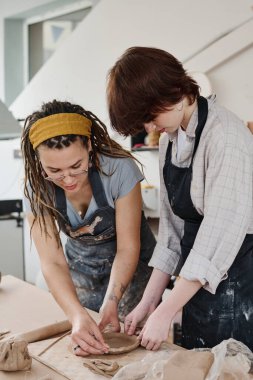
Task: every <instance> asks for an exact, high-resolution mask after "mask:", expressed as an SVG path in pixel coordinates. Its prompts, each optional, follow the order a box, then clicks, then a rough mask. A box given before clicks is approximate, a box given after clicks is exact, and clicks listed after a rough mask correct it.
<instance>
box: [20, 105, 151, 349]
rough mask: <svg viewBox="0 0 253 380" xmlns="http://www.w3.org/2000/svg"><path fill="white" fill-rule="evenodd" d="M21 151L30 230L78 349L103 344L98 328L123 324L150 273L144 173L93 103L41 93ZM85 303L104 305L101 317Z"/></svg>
mask: <svg viewBox="0 0 253 380" xmlns="http://www.w3.org/2000/svg"><path fill="white" fill-rule="evenodd" d="M22 152H23V157H24V164H25V189H24V192H25V196H26V199H27V218H28V222H29V224H30V227H31V236H32V238H33V240H34V242H35V245H36V248H37V251H38V253H39V256H40V261H41V267H42V272H43V274H44V276H45V279H46V281H47V284H48V286H49V289H50V291H51V292H52V294H53V296H54V297H55V299H56V301H57V302H58V304H59V305H60V307H61V308H62V309H63V310H64V312H65V313H66V315H67V317H68V319H69V320H70V322H71V324H72V336H71V338H72V342H73V345H74V352H75V353H76V354H77V355H83V356H84V355H86V354H88V353H92V354H101V353H104V352H107V351H108V347H107V346H106V345H105V343H104V340H103V337H102V335H101V333H100V330H103V329H104V327H105V326H107V325H108V324H110V325H111V326H112V328H113V330H114V331H119V330H120V325H119V319H123V318H124V316H125V315H126V314H127V313H128V312H129V311H130V310H131V309H132V308H133V307H134V306H136V305H137V304H138V302H139V301H140V299H141V296H142V293H143V291H144V288H145V285H146V284H147V282H148V279H149V277H150V274H151V268H149V267H148V264H147V263H148V261H149V259H150V257H151V256H152V252H153V249H154V246H155V239H154V236H153V234H152V232H151V230H150V228H149V226H148V224H147V221H146V219H145V218H144V216H143V214H142V211H141V206H142V200H141V191H140V181H142V179H143V176H142V174H141V172H140V171H139V169H138V167H137V165H136V163H135V161H134V159H133V157H132V156H131V154H130V152H128V151H126V150H124V149H123V148H122V147H121V146H120V145H119V144H117V143H116V142H115V141H113V140H112V139H111V138H110V137H109V135H108V132H107V129H106V127H105V125H104V124H103V123H102V122H101V121H100V120H99V119H98V118H97V117H96V116H95V115H94V114H93V113H91V112H89V111H85V110H84V109H83V108H82V107H81V106H78V105H74V104H71V103H68V102H60V101H56V100H54V101H52V102H49V103H45V104H43V106H42V108H41V109H40V110H39V111H36V112H34V113H32V114H31V115H30V116H28V117H27V119H26V122H25V126H24V131H23V136H22ZM56 222H57V223H56ZM60 231H62V232H64V233H65V234H66V235H67V237H68V239H67V243H66V245H65V255H64V251H63V247H62V245H61V242H60V235H59V233H60ZM84 307H87V308H89V309H92V310H95V311H99V310H100V313H101V321H100V323H99V326H97V324H96V323H95V321H94V320H93V319H92V318H91V317H90V316H89V314H88V313H87V311H86V310H85V308H84Z"/></svg>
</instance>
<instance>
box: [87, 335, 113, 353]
mask: <svg viewBox="0 0 253 380" xmlns="http://www.w3.org/2000/svg"><path fill="white" fill-rule="evenodd" d="M101 337H102V336H101ZM83 341H84V342H85V343H86V344H87V345H88V346H89V347H92V348H94V349H96V350H99V351H102V352H108V349H109V346H108V345H107V344H106V343H105V342H104V339H103V337H102V342H103V343H104V344H103V343H102V342H99V341H98V339H97V337H96V335H95V334H94V333H93V334H88V335H86V336H85V339H84V340H83ZM80 346H81V347H82V348H83V349H84V350H85V347H84V346H83V345H82V344H80ZM88 352H89V351H88Z"/></svg>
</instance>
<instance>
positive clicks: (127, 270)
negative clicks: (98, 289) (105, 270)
mask: <svg viewBox="0 0 253 380" xmlns="http://www.w3.org/2000/svg"><path fill="white" fill-rule="evenodd" d="M138 258H139V254H138V252H136V253H135V254H133V253H132V252H129V253H128V252H124V253H123V252H122V253H119V252H117V253H116V256H115V259H114V262H113V265H112V270H111V275H110V280H109V284H108V288H107V291H106V295H105V299H104V301H108V300H110V301H114V302H115V303H116V304H118V303H119V301H120V299H121V298H122V296H123V294H124V292H125V290H126V288H127V286H128V284H129V283H130V282H131V280H132V278H133V275H134V273H135V270H136V267H137V265H138Z"/></svg>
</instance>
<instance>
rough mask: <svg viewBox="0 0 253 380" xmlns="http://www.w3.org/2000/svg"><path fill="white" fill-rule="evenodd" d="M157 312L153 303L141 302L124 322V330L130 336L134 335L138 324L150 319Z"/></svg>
mask: <svg viewBox="0 0 253 380" xmlns="http://www.w3.org/2000/svg"><path fill="white" fill-rule="evenodd" d="M154 310H155V305H154V303H152V301H143V300H141V301H140V302H139V303H138V305H137V306H136V307H135V308H134V309H133V310H132V311H131V313H129V314H128V315H127V316H126V318H125V322H124V330H125V332H126V333H127V334H128V335H133V334H134V333H135V331H136V328H137V327H138V324H139V323H140V322H142V321H144V319H145V318H146V317H148V316H149V315H150V314H151V313H152V312H153V311H154Z"/></svg>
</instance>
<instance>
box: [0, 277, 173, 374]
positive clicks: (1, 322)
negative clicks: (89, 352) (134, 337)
mask: <svg viewBox="0 0 253 380" xmlns="http://www.w3.org/2000/svg"><path fill="white" fill-rule="evenodd" d="M89 313H90V315H91V316H92V317H93V318H94V320H95V321H96V322H98V321H99V316H98V313H95V312H94V311H90V310H89ZM64 320H66V316H65V315H64V313H63V311H62V310H61V309H60V307H59V306H58V305H57V303H56V302H55V300H54V298H53V297H52V295H51V294H50V293H49V292H47V291H45V290H42V289H39V288H37V287H35V286H33V285H30V284H28V283H26V282H24V281H21V280H19V279H17V278H15V277H12V276H4V277H3V278H2V282H1V284H0V331H3V330H6V329H7V330H10V331H11V333H19V332H28V331H31V330H34V329H37V328H40V327H42V326H45V325H49V324H52V323H55V322H61V321H64ZM52 339H55V338H51V339H47V340H43V341H41V342H38V343H31V344H29V345H28V349H29V352H30V353H31V354H32V355H33V363H32V369H31V372H30V373H29V372H27V373H26V372H25V371H18V372H15V373H14V372H10V373H8V372H3V371H0V379H1V380H10V379H13V380H40V378H43V377H45V376H47V375H48V376H50V380H51V379H53V380H63V379H64V380H66V378H67V379H71V380H72V379H73V380H76V379H79V378H82V379H91V380H101V379H103V378H104V379H105V377H104V376H101V375H95V374H93V373H91V372H90V370H89V369H87V368H85V367H83V363H82V358H80V357H76V356H75V355H73V353H72V352H70V350H69V348H68V339H69V337H65V338H64V339H62V341H60V342H58V343H57V344H56V345H55V346H54V351H53V352H52V351H48V352H46V354H45V355H44V356H41V357H40V358H41V359H40V358H38V359H39V360H42V361H44V362H45V363H47V364H48V365H49V366H52V360H51V357H52V356H53V355H54V357H55V358H56V359H57V360H58V358H59V363H58V364H59V366H58V367H57V369H58V370H59V371H60V373H63V374H65V375H66V377H65V376H63V375H61V374H59V373H57V372H55V371H54V370H53V369H52V368H50V367H48V366H46V365H45V364H43V363H41V362H40V361H38V360H36V358H34V355H36V356H38V353H39V352H41V351H43V350H44V348H45V347H48V346H49V345H50V344H51V342H52V341H53V340H52ZM171 347H172V349H179V347H177V346H174V345H171ZM50 350H51V349H50ZM148 353H149V352H148V351H146V350H145V349H143V348H142V347H140V348H137V349H136V350H135V351H133V352H130V353H128V354H125V355H117V361H118V362H119V364H121V365H126V364H128V363H130V362H132V361H137V360H141V359H142V358H143V357H145V355H147V354H148ZM114 356H116V355H114ZM108 358H109V357H107V358H106V359H108ZM64 360H65V361H67V367H71V368H73V371H74V370H76V371H77V370H79V372H80V369H81V374H82V376H80V375H79V376H77V374H75V375H73V376H71V375H70V374H69V373H68V371H63V372H62V363H61V362H62V361H64ZM110 360H113V357H112V356H111V355H110ZM114 360H115V358H114ZM65 367H66V365H65ZM73 373H74V372H73ZM76 373H77V372H76Z"/></svg>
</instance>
